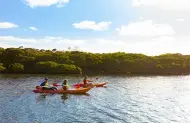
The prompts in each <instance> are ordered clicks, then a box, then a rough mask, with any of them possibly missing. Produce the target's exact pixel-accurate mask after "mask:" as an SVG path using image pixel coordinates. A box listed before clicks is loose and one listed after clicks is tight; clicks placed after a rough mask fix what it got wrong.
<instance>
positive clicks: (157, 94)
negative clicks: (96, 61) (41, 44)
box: [0, 75, 190, 123]
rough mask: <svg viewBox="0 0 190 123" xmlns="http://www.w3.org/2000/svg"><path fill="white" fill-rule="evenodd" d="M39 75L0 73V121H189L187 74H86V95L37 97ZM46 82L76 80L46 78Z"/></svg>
mask: <svg viewBox="0 0 190 123" xmlns="http://www.w3.org/2000/svg"><path fill="white" fill-rule="evenodd" d="M44 77H45V76H44V75H0V123H70V122H72V123H75V122H76V123H80V122H81V123H145V122H146V123H147V122H148V123H149V122H150V123H152V122H153V123H175V122H179V123H189V122H190V76H91V78H96V77H99V79H100V81H107V82H109V83H108V85H107V87H104V88H94V89H92V90H90V91H89V92H88V94H87V95H61V94H48V95H40V94H36V93H33V92H32V90H33V89H34V87H35V86H36V85H39V84H40V82H39V81H40V80H42V79H43V78H44ZM48 77H49V79H50V83H51V82H53V81H58V80H62V79H64V78H67V79H68V80H69V84H70V85H72V84H74V83H76V82H78V81H79V80H82V78H81V77H79V76H61V75H59V76H58V75H51V76H48Z"/></svg>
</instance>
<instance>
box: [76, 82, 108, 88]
mask: <svg viewBox="0 0 190 123" xmlns="http://www.w3.org/2000/svg"><path fill="white" fill-rule="evenodd" d="M106 84H107V82H103V83H92V85H93V86H95V87H103V86H104V85H106ZM73 86H74V87H83V86H84V84H83V83H78V84H74V85H73Z"/></svg>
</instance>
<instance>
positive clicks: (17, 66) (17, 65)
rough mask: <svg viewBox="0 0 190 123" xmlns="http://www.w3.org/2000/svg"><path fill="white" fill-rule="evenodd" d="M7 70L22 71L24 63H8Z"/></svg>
mask: <svg viewBox="0 0 190 123" xmlns="http://www.w3.org/2000/svg"><path fill="white" fill-rule="evenodd" d="M8 70H9V72H12V73H21V72H23V71H24V65H22V64H20V63H13V64H11V65H9V69H8Z"/></svg>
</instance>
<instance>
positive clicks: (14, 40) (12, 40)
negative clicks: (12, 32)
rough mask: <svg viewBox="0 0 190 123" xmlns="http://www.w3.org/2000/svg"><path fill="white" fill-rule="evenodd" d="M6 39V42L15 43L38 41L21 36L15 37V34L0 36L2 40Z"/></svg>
mask: <svg viewBox="0 0 190 123" xmlns="http://www.w3.org/2000/svg"><path fill="white" fill-rule="evenodd" d="M1 41H5V42H15V43H36V42H37V40H36V39H32V38H28V39H27V38H19V37H14V36H0V42H1Z"/></svg>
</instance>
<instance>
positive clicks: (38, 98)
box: [36, 93, 47, 102]
mask: <svg viewBox="0 0 190 123" xmlns="http://www.w3.org/2000/svg"><path fill="white" fill-rule="evenodd" d="M46 96H47V94H46V93H41V94H40V95H39V96H37V98H36V102H40V101H44V100H45V99H46Z"/></svg>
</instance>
